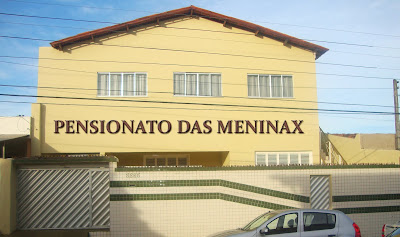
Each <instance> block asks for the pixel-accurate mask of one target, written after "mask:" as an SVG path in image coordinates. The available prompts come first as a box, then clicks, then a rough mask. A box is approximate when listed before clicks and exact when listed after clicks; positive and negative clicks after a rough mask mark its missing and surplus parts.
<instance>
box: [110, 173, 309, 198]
mask: <svg viewBox="0 0 400 237" xmlns="http://www.w3.org/2000/svg"><path fill="white" fill-rule="evenodd" d="M183 186H221V187H226V188H232V189H237V190H242V191H246V192H252V193H258V194H262V195H267V196H272V197H277V198H283V199H288V200H293V201H298V202H304V203H310V198H309V197H307V196H302V195H297V194H291V193H285V192H280V191H276V190H271V189H267V188H260V187H256V186H251V185H247V184H241V183H235V182H231V181H226V180H220V179H207V180H154V181H111V182H110V187H112V188H115V187H183Z"/></svg>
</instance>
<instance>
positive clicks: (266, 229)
mask: <svg viewBox="0 0 400 237" xmlns="http://www.w3.org/2000/svg"><path fill="white" fill-rule="evenodd" d="M268 231H269V229H268V227H266V228H262V229H261V230H260V234H262V235H267V234H268Z"/></svg>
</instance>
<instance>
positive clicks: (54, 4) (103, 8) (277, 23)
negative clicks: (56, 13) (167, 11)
mask: <svg viewBox="0 0 400 237" xmlns="http://www.w3.org/2000/svg"><path fill="white" fill-rule="evenodd" d="M8 1H13V2H23V3H32V4H42V5H53V6H63V7H81V8H88V9H99V10H113V11H129V12H143V13H152V14H159V13H161V12H153V11H143V10H133V9H122V8H113V7H96V6H85V5H74V4H61V3H49V2H46V3H44V2H34V1H22V0H8ZM174 15H183V14H174ZM251 21H252V22H259V23H266V24H276V25H285V26H295V27H301V28H310V29H317V30H329V31H339V32H346V33H356V34H366V35H376V36H384V37H395V38H400V36H399V35H389V34H380V33H374V32H363V31H352V30H344V29H335V28H326V27H317V26H304V25H297V24H287V23H279V22H270V21H256V20H251Z"/></svg>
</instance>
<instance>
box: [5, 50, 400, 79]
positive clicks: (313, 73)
mask: <svg viewBox="0 0 400 237" xmlns="http://www.w3.org/2000/svg"><path fill="white" fill-rule="evenodd" d="M0 58H14V59H41V60H54V61H76V62H97V63H124V64H144V65H160V66H181V67H201V68H217V69H236V70H252V71H261V72H263V71H271V72H278V73H282V72H284V73H299V74H311V75H325V76H338V77H354V78H369V79H381V80H393V78H391V77H374V76H363V75H351V74H337V73H321V72H302V71H289V70H276V69H267V68H246V67H230V66H215V65H195V64H179V63H157V62H143V61H141V62H139V61H116V60H95V59H66V58H49V57H41V58H39V57H28V56H10V55H0ZM0 62H5V61H0ZM64 70H65V69H64Z"/></svg>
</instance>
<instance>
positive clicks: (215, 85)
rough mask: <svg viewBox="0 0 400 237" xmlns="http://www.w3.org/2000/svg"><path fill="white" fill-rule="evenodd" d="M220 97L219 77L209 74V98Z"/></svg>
mask: <svg viewBox="0 0 400 237" xmlns="http://www.w3.org/2000/svg"><path fill="white" fill-rule="evenodd" d="M221 95H222V93H221V75H218V74H211V96H221Z"/></svg>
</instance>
